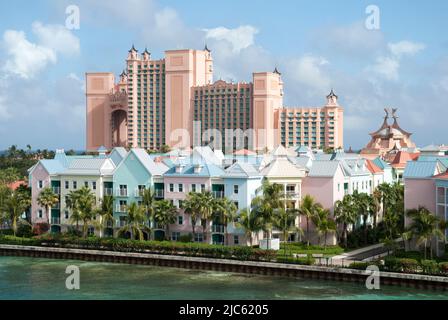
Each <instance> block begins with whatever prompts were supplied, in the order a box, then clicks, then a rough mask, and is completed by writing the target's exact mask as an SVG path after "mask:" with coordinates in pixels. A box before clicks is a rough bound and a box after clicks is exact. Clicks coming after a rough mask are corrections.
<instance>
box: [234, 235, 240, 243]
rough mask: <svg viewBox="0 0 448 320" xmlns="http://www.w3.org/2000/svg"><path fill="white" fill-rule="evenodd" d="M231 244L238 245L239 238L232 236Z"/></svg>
mask: <svg viewBox="0 0 448 320" xmlns="http://www.w3.org/2000/svg"><path fill="white" fill-rule="evenodd" d="M233 244H240V237H239V236H233Z"/></svg>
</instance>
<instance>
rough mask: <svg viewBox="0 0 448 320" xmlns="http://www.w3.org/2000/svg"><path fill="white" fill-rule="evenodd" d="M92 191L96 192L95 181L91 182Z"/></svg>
mask: <svg viewBox="0 0 448 320" xmlns="http://www.w3.org/2000/svg"><path fill="white" fill-rule="evenodd" d="M92 189H93V190H96V181H92Z"/></svg>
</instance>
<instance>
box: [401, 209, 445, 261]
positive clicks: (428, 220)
mask: <svg viewBox="0 0 448 320" xmlns="http://www.w3.org/2000/svg"><path fill="white" fill-rule="evenodd" d="M407 215H408V216H409V217H410V218H412V223H411V225H410V226H409V228H408V231H407V232H406V233H407V235H408V237H407V238H416V240H417V242H416V244H417V246H421V245H422V244H423V245H424V250H425V251H424V255H425V259H426V251H427V246H428V242H429V251H430V254H431V259H432V251H433V250H432V240H433V239H434V237H436V238H439V239H445V235H444V233H443V231H442V228H441V227H442V224H441V219H440V218H439V217H437V216H436V215H435V214H433V213H432V212H430V211H429V210H428V209H426V208H425V207H419V208H418V209H411V210H409V211H408V212H407Z"/></svg>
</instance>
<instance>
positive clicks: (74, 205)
mask: <svg viewBox="0 0 448 320" xmlns="http://www.w3.org/2000/svg"><path fill="white" fill-rule="evenodd" d="M79 196H80V195H79V193H78V192H77V191H74V190H72V191H70V192H69V193H68V195H67V197H66V206H67V208H69V209H70V211H71V213H70V222H71V223H72V224H76V230H77V231H78V232H79V222H80V221H81V220H82V219H81V213H80V210H79V201H78V200H79Z"/></svg>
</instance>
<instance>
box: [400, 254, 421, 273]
mask: <svg viewBox="0 0 448 320" xmlns="http://www.w3.org/2000/svg"><path fill="white" fill-rule="evenodd" d="M398 263H399V265H400V266H401V270H402V271H403V272H405V273H415V272H417V271H418V266H419V265H418V261H417V260H415V259H409V258H400V259H398Z"/></svg>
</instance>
